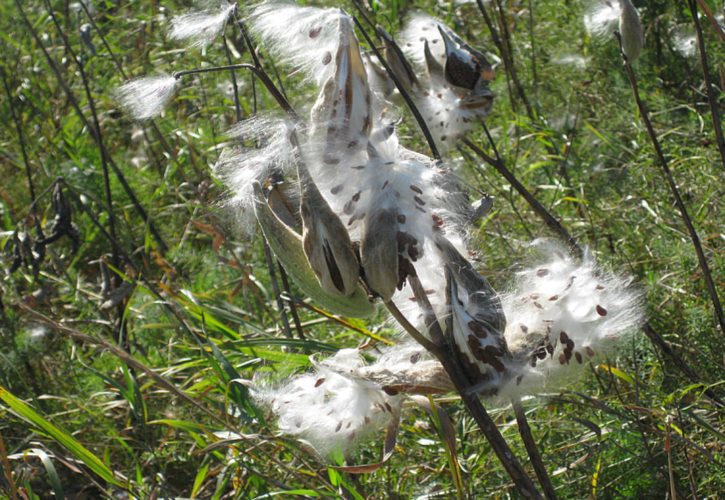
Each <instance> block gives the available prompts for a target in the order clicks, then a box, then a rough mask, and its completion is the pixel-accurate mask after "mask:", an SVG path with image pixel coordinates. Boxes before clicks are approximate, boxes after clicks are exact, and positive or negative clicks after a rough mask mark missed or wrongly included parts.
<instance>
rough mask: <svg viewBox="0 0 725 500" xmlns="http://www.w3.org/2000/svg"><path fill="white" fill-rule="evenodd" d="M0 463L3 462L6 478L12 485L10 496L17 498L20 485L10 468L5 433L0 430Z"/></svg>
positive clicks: (9, 484)
mask: <svg viewBox="0 0 725 500" xmlns="http://www.w3.org/2000/svg"><path fill="white" fill-rule="evenodd" d="M0 463H2V466H3V467H2V469H3V472H4V473H5V479H6V480H7V482H8V486H10V498H12V499H13V500H17V498H18V487H17V485H16V484H15V480H14V479H13V471H12V469H11V468H10V461H9V460H8V451H7V450H6V449H5V440H3V434H2V432H0Z"/></svg>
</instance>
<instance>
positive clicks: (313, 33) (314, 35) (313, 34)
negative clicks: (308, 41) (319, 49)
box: [309, 26, 322, 38]
mask: <svg viewBox="0 0 725 500" xmlns="http://www.w3.org/2000/svg"><path fill="white" fill-rule="evenodd" d="M320 31H322V26H318V27H317V28H312V29H311V30H310V33H309V35H310V38H317V36H318V35H319V34H320Z"/></svg>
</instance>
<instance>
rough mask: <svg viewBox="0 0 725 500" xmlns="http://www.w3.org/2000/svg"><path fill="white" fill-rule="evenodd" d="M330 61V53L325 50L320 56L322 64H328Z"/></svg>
mask: <svg viewBox="0 0 725 500" xmlns="http://www.w3.org/2000/svg"><path fill="white" fill-rule="evenodd" d="M330 61H332V54H330V53H329V52H325V55H324V56H322V64H330Z"/></svg>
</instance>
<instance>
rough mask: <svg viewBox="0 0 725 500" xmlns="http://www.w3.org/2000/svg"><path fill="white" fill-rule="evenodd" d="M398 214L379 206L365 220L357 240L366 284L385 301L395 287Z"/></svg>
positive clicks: (396, 283)
mask: <svg viewBox="0 0 725 500" xmlns="http://www.w3.org/2000/svg"><path fill="white" fill-rule="evenodd" d="M397 218H398V215H397V213H396V211H395V210H391V209H380V210H377V211H376V212H375V213H373V214H371V215H370V216H369V217H367V218H366V219H365V222H364V227H363V239H362V242H361V243H360V263H361V264H362V267H363V270H364V271H365V282H366V283H367V284H368V287H370V289H371V290H372V291H374V292H375V293H377V294H378V295H380V297H381V298H382V299H383V301H385V302H387V301H389V300H390V299H391V298H392V296H393V294H394V293H395V289H396V288H397V286H398V282H399V281H400V278H399V276H398V271H399V269H398V261H399V257H398V238H397V234H398V222H397Z"/></svg>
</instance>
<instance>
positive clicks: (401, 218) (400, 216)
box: [398, 214, 405, 224]
mask: <svg viewBox="0 0 725 500" xmlns="http://www.w3.org/2000/svg"><path fill="white" fill-rule="evenodd" d="M398 224H405V215H403V214H398Z"/></svg>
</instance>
